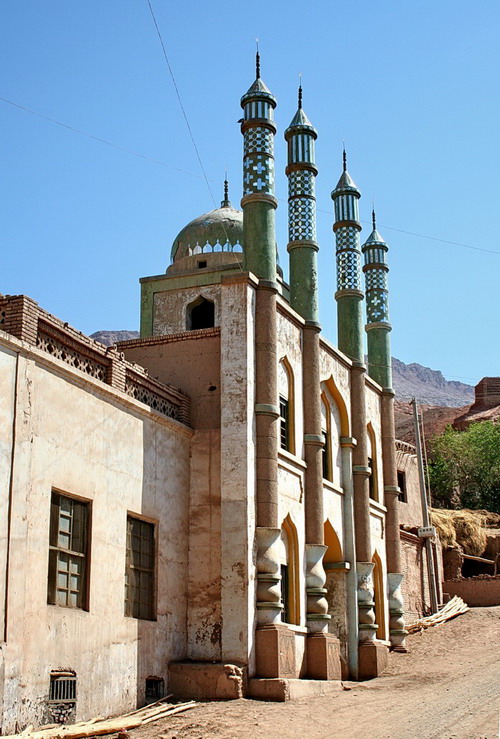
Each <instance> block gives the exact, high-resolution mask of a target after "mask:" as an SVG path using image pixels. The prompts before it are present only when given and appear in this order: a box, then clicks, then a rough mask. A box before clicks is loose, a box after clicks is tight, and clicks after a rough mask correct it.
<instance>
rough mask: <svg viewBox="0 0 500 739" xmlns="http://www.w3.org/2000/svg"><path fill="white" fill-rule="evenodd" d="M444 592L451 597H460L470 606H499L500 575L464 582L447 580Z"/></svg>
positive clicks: (475, 578) (470, 579) (470, 578)
mask: <svg viewBox="0 0 500 739" xmlns="http://www.w3.org/2000/svg"><path fill="white" fill-rule="evenodd" d="M443 591H444V592H445V593H448V594H449V595H450V596H451V597H453V596H454V595H458V596H459V597H460V598H462V599H463V600H464V601H465V602H466V603H467V605H468V606H499V605H500V575H497V576H496V577H488V578H486V577H481V576H479V577H469V578H467V579H464V580H445V581H444V582H443Z"/></svg>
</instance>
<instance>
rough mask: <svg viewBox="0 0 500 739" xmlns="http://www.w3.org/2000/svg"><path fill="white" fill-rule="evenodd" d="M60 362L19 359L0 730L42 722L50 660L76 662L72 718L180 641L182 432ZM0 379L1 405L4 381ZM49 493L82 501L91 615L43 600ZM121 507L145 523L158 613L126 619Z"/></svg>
mask: <svg viewBox="0 0 500 739" xmlns="http://www.w3.org/2000/svg"><path fill="white" fill-rule="evenodd" d="M6 361H7V364H10V366H11V372H12V359H11V358H9V359H7V360H6V359H5V355H3V363H4V364H5V362H6ZM60 365H62V363H58V362H57V361H54V362H51V361H49V360H48V359H47V358H46V357H45V356H44V355H42V354H41V353H37V352H36V351H35V352H34V353H33V352H31V353H30V355H29V356H28V357H26V356H23V351H22V352H21V356H20V358H19V380H18V385H17V418H16V424H15V426H16V444H15V455H14V468H13V491H12V515H11V537H10V541H11V551H10V567H9V573H10V574H9V591H8V631H7V642H6V644H5V645H4V648H3V650H2V651H3V656H4V666H5V691H4V705H3V725H2V730H3V731H4V732H6V731H13V730H14V729H15V723H16V722H18V724H19V726H23V725H25V724H26V723H27V722H28V721H29V722H33V723H40V724H41V723H43V722H44V721H45V722H46V721H47V720H50V714H49V713H48V711H47V705H46V701H47V698H48V692H49V677H50V671H51V670H54V669H56V670H57V669H71V670H75V672H76V674H77V696H78V699H77V708H76V716H75V718H76V720H79V719H82V718H85V717H86V718H89V717H91V716H93V715H97V714H103V715H106V714H109V713H112V712H117V711H120V710H125V709H130V708H133V707H135V705H136V704H137V702H138V701H139V702H140V701H143V700H144V689H145V678H146V677H147V676H148V675H157V676H161V677H164V678H165V682H166V681H167V665H168V662H169V661H170V660H172V659H176V658H180V657H182V656H184V654H185V651H186V587H185V583H186V578H187V541H186V538H185V537H181V536H178V532H179V531H185V530H186V528H187V517H188V492H187V491H188V479H189V438H190V432H188V431H187V430H186V431H185V430H183V429H182V427H181V425H180V424H177V423H176V422H175V421H169V420H167V419H164V418H163V417H160V416H159V414H155V413H153V412H151V411H149V410H147V409H146V408H145V407H144V406H142V404H139V403H137V402H136V401H132V400H130V399H129V398H126V397H125V396H122V395H121V393H117V392H116V391H111V390H110V389H109V387H105V386H103V385H102V383H99V381H93V380H90V379H89V378H86V377H85V376H84V375H83V373H80V372H78V371H76V370H71V368H67V367H64V368H62V367H61V366H60ZM0 376H1V377H2V378H4V377H5V376H6V375H4V373H3V372H0ZM0 389H1V392H2V396H3V397H2V398H1V400H2V402H1V403H0V407H2V406H5V407H7V408H8V407H9V402H11V401H10V399H11V397H12V381H10V382H5V380H4V379H3V380H2V385H1V386H0ZM4 400H5V401H6V402H5V403H4ZM4 420H5V421H6V422H7V423H6V426H5V427H6V428H8V427H9V419H8V418H6V419H4ZM10 422H11V423H12V419H10ZM53 489H56V490H58V491H60V492H62V493H63V494H68V495H71V496H78V497H80V498H83V499H84V500H85V501H88V502H89V505H90V509H91V524H90V529H91V531H90V580H89V609H88V611H86V610H80V609H70V608H62V607H58V606H52V605H48V604H47V573H48V551H49V549H48V545H49V524H50V521H49V519H50V500H51V491H52V490H53ZM127 513H131V514H135V515H138V516H140V517H145V518H146V519H147V520H151V521H153V522H154V523H156V537H157V571H156V579H157V614H158V615H157V620H155V621H145V620H139V619H135V618H130V617H126V616H125V615H124V588H125V581H124V578H125V551H126V521H127Z"/></svg>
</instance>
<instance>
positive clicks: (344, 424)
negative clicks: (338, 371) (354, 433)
mask: <svg viewBox="0 0 500 739" xmlns="http://www.w3.org/2000/svg"><path fill="white" fill-rule="evenodd" d="M322 385H323V386H324V387H325V388H326V389H327V390H328V392H329V393H330V395H331V396H332V398H333V399H334V401H335V403H336V405H337V408H338V409H339V415H340V432H341V435H342V436H346V437H347V436H350V435H351V434H350V428H349V414H348V413H347V407H346V404H345V402H344V398H343V397H342V395H341V393H340V391H339V389H338V387H337V386H336V384H335V381H334V379H333V376H332V375H330V377H329V378H328V379H327V380H325V381H324V382H322Z"/></svg>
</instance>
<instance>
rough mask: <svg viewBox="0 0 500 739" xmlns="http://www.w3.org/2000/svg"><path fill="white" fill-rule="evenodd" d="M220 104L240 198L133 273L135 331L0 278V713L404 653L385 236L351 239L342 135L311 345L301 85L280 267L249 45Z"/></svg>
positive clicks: (95, 704) (270, 106) (200, 691)
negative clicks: (233, 112) (327, 319)
mask: <svg viewBox="0 0 500 739" xmlns="http://www.w3.org/2000/svg"><path fill="white" fill-rule="evenodd" d="M241 106H242V108H243V118H242V121H241V132H242V135H243V148H244V153H243V197H242V200H241V207H242V210H238V209H236V208H234V207H233V206H232V205H231V203H230V202H229V199H228V192H227V183H226V186H225V192H224V199H223V201H222V203H221V207H220V208H217V209H215V210H213V211H211V212H210V213H207V214H205V215H203V216H200V217H199V218H196V219H195V220H193V221H192V222H191V223H189V224H188V225H187V226H186V227H185V228H183V229H182V230H181V231H180V233H179V234H178V236H177V237H176V238H175V240H174V242H173V246H172V253H171V264H170V265H169V266H168V268H167V270H166V273H165V274H161V275H156V276H151V277H144V278H142V279H141V289H142V295H141V332H140V338H137V339H133V340H130V341H126V342H122V343H121V344H119V345H118V346H114V347H108V348H106V347H104V346H103V345H101V344H99V343H98V342H96V341H94V340H92V339H90V338H88V337H86V336H84V335H83V334H81V333H80V332H78V331H76V330H75V329H73V328H71V327H70V326H68V324H66V323H63V322H62V321H60V320H59V319H57V318H55V317H54V316H51V315H50V314H49V313H47V312H46V311H44V310H43V309H42V308H40V307H39V306H38V305H37V304H36V303H35V302H34V301H33V300H31V299H30V298H27V297H25V296H0V363H1V372H0V400H1V405H0V407H1V412H2V419H3V422H2V424H0V449H1V451H2V454H1V456H0V481H1V486H0V489H1V490H2V493H1V496H2V497H1V500H0V506H1V508H2V515H1V516H0V521H1V524H0V526H1V532H0V573H1V574H0V599H1V600H2V602H3V603H4V605H5V608H4V609H3V616H2V622H1V623H0V628H1V629H2V632H3V637H2V643H1V646H0V649H1V653H0V654H1V657H0V659H1V672H0V706H1V709H0V710H1V716H2V732H3V733H5V732H7V731H11V730H13V729H15V728H22V727H23V726H25V725H27V724H28V723H33V724H35V725H36V724H41V723H44V722H49V721H54V720H55V721H69V720H71V721H72V720H81V719H84V718H89V717H91V716H93V715H99V714H101V715H106V714H107V715H109V714H112V713H118V712H120V711H125V710H130V709H131V708H135V707H136V705H138V704H139V705H140V704H143V703H144V702H145V701H147V700H155V699H157V698H159V697H161V696H162V695H164V694H166V693H174V695H175V696H176V697H177V696H178V697H184V696H189V697H194V698H201V699H204V698H205V699H206V698H230V697H238V696H241V695H249V696H255V697H263V698H269V699H274V700H284V699H285V698H287V697H289V695H290V691H292V692H293V689H294V686H297V685H298V686H299V687H300V686H303V687H304V689H306V688H307V687H308V686H309V687H310V688H311V689H314V686H317V685H318V684H320V683H321V684H322V685H325V684H326V683H327V682H328V681H338V680H339V679H341V678H350V679H367V678H372V677H376V676H377V675H378V674H379V673H380V671H381V670H382V669H383V668H384V666H385V664H386V660H387V653H388V650H389V649H393V650H397V651H404V650H405V635H406V631H405V627H404V603H403V595H402V592H403V588H404V583H402V581H403V569H404V568H403V566H402V555H401V538H400V528H399V510H398V509H399V507H400V500H399V499H400V497H401V495H402V491H401V490H400V487H398V465H397V462H396V442H395V436H394V410H393V401H394V392H393V390H392V381H391V353H390V338H389V337H390V331H391V326H390V323H389V315H388V265H387V252H388V247H387V244H386V243H385V242H384V240H383V238H382V237H381V236H380V234H379V233H378V231H377V229H376V226H375V219H374V220H373V230H372V232H371V234H370V235H369V237H368V239H367V240H366V241H365V243H364V245H363V246H362V247H361V243H360V231H361V225H360V222H359V214H358V201H359V198H360V192H359V190H358V189H357V187H356V185H355V183H354V181H353V179H352V178H351V176H350V174H349V172H348V171H347V166H346V159H345V155H344V162H343V171H342V172H341V175H340V179H339V181H338V183H337V185H336V186H335V188H334V189H333V192H332V200H333V205H334V223H333V230H334V233H335V241H336V263H337V291H336V293H335V299H336V302H337V310H338V347H335V346H332V344H331V343H329V342H328V341H327V340H326V339H324V338H323V337H322V335H321V328H320V324H319V315H318V284H317V282H318V274H317V252H318V243H317V240H316V210H315V208H316V200H315V177H316V175H317V168H316V163H315V155H314V145H315V140H316V138H317V132H316V130H315V128H314V126H313V125H312V124H311V122H310V121H309V119H308V117H307V116H306V114H305V112H304V110H303V108H302V92H301V90H299V100H298V109H297V112H296V113H295V115H294V117H293V119H292V121H291V123H290V125H289V126H288V128H287V129H286V131H285V139H286V142H287V147H288V165H287V167H286V176H287V178H288V221H289V241H288V246H287V249H288V254H289V260H290V261H289V265H290V269H289V274H290V284H289V285H288V284H286V282H285V281H284V279H283V273H282V270H281V268H280V266H279V264H278V263H277V247H276V238H275V209H276V207H277V201H276V198H275V195H274V178H275V172H274V138H275V134H276V126H275V123H274V120H273V112H274V109H275V107H276V98H275V97H274V96H273V94H272V93H271V92H270V91H269V89H268V88H267V87H266V85H265V84H264V82H263V80H262V79H261V76H260V64H259V57H258V55H257V69H256V79H255V81H254V82H253V84H252V85H251V87H250V89H249V90H248V92H246V93H245V94H244V95H243V97H242V99H241ZM362 272H363V273H364V275H365V279H364V282H365V289H363V283H362ZM365 307H366V311H365ZM365 333H366V338H367V355H368V363H367V367H366V365H365V346H364V344H365V341H364V337H365Z"/></svg>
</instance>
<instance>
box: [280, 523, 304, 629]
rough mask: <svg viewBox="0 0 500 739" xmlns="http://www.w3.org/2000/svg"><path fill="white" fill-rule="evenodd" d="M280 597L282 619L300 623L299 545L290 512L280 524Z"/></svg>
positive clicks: (290, 622)
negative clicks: (282, 607) (282, 606)
mask: <svg viewBox="0 0 500 739" xmlns="http://www.w3.org/2000/svg"><path fill="white" fill-rule="evenodd" d="M279 560H280V569H281V599H282V601H283V604H284V606H285V608H284V610H283V612H282V620H283V621H284V622H285V623H289V624H300V583H299V546H298V537H297V529H296V527H295V524H294V523H293V521H292V519H291V516H290V514H288V515H287V517H286V518H285V520H284V521H283V523H282V524H281V547H280V555H279Z"/></svg>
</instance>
